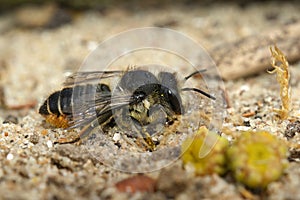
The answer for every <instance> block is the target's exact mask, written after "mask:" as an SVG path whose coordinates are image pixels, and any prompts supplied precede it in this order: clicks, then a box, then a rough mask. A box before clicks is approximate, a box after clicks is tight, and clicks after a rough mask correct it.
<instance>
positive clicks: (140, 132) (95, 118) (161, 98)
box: [39, 68, 215, 151]
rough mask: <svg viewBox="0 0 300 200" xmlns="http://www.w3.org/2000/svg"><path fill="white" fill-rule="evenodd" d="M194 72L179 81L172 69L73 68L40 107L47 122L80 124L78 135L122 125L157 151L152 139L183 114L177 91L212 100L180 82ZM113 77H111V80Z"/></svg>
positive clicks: (64, 124) (71, 125) (69, 124)
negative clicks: (99, 69)
mask: <svg viewBox="0 0 300 200" xmlns="http://www.w3.org/2000/svg"><path fill="white" fill-rule="evenodd" d="M204 71H205V70H201V71H195V72H194V73H192V74H190V75H188V76H186V77H185V78H183V80H181V81H179V80H178V78H177V74H176V73H174V72H168V71H160V72H158V73H157V74H155V73H153V72H150V71H149V69H144V68H134V69H129V70H127V71H91V72H77V73H75V74H73V75H71V76H70V77H68V78H67V80H66V81H65V83H64V86H65V87H64V88H63V89H62V90H60V91H57V92H54V93H52V94H51V95H50V96H49V97H48V98H47V99H46V101H45V102H44V103H43V104H42V106H41V107H40V109H39V113H40V114H41V115H43V116H44V117H45V118H46V121H47V122H49V123H50V124H52V125H54V126H56V127H61V128H67V127H68V128H78V127H80V128H82V129H81V133H80V137H84V136H86V135H88V134H89V133H90V132H92V131H93V130H94V129H95V128H96V127H97V126H99V125H100V126H102V127H114V126H117V127H119V128H120V129H126V130H129V131H130V132H131V134H132V135H131V136H130V137H133V138H139V139H141V140H142V141H143V142H142V144H143V146H144V147H145V148H146V149H147V150H150V151H153V150H155V147H156V145H155V143H154V142H153V140H152V136H154V135H155V134H156V133H157V132H158V131H160V130H161V128H162V127H165V126H168V125H170V124H172V123H173V122H174V121H175V120H176V119H177V116H178V115H182V114H184V108H183V105H182V98H181V93H182V92H184V91H195V92H198V93H200V94H202V95H204V96H206V97H208V98H210V99H215V98H214V97H213V96H212V95H210V94H208V93H206V92H204V91H202V90H200V89H197V88H190V87H186V88H184V87H182V85H183V84H184V83H185V82H186V81H187V80H188V79H189V78H191V77H192V76H194V75H196V74H200V73H202V72H204ZM112 79H114V80H113V81H111V80H112Z"/></svg>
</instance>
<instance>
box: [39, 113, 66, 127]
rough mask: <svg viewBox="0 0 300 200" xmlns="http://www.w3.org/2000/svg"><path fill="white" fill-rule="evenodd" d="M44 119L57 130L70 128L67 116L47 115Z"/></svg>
mask: <svg viewBox="0 0 300 200" xmlns="http://www.w3.org/2000/svg"><path fill="white" fill-rule="evenodd" d="M44 117H45V119H46V122H47V123H49V124H51V125H52V126H55V127H57V128H68V127H69V126H70V125H69V121H68V119H67V117H66V116H65V115H60V116H57V115H53V114H52V115H46V116H44Z"/></svg>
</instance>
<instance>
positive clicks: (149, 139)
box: [139, 127, 156, 151]
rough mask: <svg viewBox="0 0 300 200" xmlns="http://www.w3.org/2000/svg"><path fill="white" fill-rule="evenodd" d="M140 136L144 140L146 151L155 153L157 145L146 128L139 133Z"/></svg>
mask: <svg viewBox="0 0 300 200" xmlns="http://www.w3.org/2000/svg"><path fill="white" fill-rule="evenodd" d="M139 135H140V137H141V138H143V143H144V145H145V147H146V149H147V150H149V151H154V150H155V148H156V145H155V144H154V142H153V140H152V137H151V135H150V134H149V133H148V131H147V130H146V128H145V127H143V128H142V130H141V131H140V132H139Z"/></svg>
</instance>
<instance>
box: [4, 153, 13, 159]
mask: <svg viewBox="0 0 300 200" xmlns="http://www.w3.org/2000/svg"><path fill="white" fill-rule="evenodd" d="M6 159H7V160H12V159H14V155H13V154H11V153H9V154H7V156H6Z"/></svg>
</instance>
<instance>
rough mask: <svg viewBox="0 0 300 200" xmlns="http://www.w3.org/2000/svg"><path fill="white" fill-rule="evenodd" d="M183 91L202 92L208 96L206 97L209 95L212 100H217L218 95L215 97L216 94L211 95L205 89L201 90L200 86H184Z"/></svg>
mask: <svg viewBox="0 0 300 200" xmlns="http://www.w3.org/2000/svg"><path fill="white" fill-rule="evenodd" d="M181 91H194V92H198V93H200V94H202V95H204V96H206V97H208V98H210V99H212V100H216V97H214V96H212V95H210V94H208V93H206V92H204V91H202V90H200V89H198V88H182V89H181Z"/></svg>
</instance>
